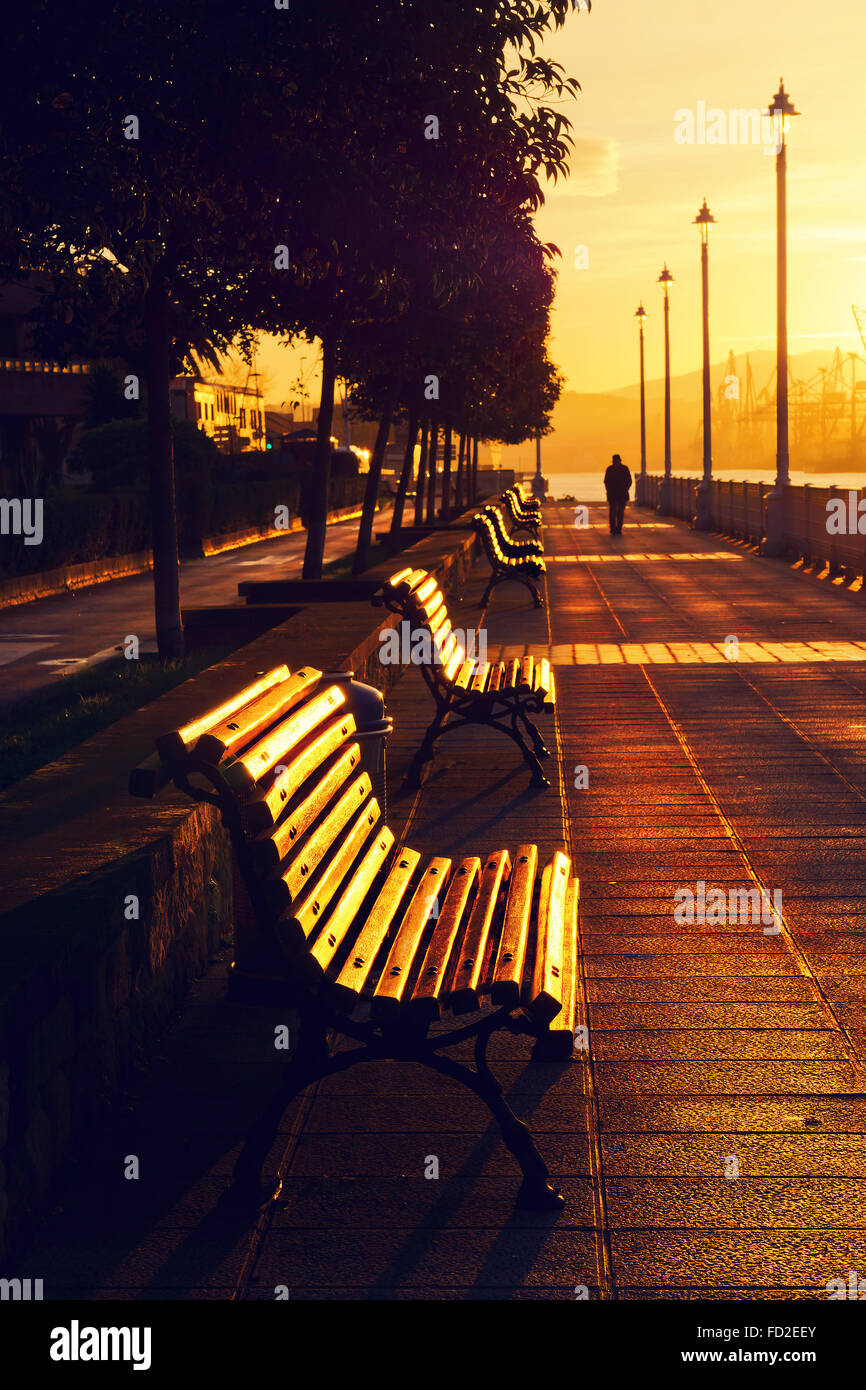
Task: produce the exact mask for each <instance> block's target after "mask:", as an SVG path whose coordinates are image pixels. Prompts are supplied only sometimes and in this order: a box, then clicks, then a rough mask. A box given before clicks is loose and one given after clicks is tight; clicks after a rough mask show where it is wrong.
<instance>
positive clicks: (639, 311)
mask: <svg viewBox="0 0 866 1390" xmlns="http://www.w3.org/2000/svg"><path fill="white" fill-rule="evenodd" d="M634 316H635V318H636V319H637V321H638V327H639V328H640V473H639V474H638V480H637V485H636V487H635V501H636V502H637V503H638V505H639V506H643V504H644V502H645V500H646V375H645V372H644V324H645V322H646V316H647V314H646V309H645V308H644V307H643V300H641V302H640V304H639V305H638V307H637V308H636V309H635V311H634Z"/></svg>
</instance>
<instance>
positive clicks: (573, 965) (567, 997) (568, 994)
mask: <svg viewBox="0 0 866 1390" xmlns="http://www.w3.org/2000/svg"><path fill="white" fill-rule="evenodd" d="M579 896H580V884H579V882H578V880H577V879H576V878H572V879H569V883H568V888H567V892H566V900H565V912H564V917H563V948H562V1008H561V1009H560V1011H559V1013H557V1014H556V1015H555V1016H554V1018H553V1021H552V1023H551V1025H550V1027H549V1028H548V1029H547V1030H546V1031H545V1032H543V1033H542V1034H541V1035H540V1036H539V1039H538V1042H537V1043H536V1046H535V1048H534V1049H533V1054H532V1055H533V1057H534V1058H535V1059H536V1060H539V1061H540V1060H543V1059H545V1058H553V1059H558V1058H566V1057H570V1056H571V1054H572V1052H573V1051H574V1030H575V1027H576V1026H577V1016H578V1003H579V998H580V989H579V981H578V975H577V910H578V900H579Z"/></svg>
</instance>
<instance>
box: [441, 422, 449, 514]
mask: <svg viewBox="0 0 866 1390" xmlns="http://www.w3.org/2000/svg"><path fill="white" fill-rule="evenodd" d="M451 441H452V435H451V426H450V425H448V427H447V429H446V430H445V446H444V449H443V453H442V509H441V516H442V520H443V521H450V520H451Z"/></svg>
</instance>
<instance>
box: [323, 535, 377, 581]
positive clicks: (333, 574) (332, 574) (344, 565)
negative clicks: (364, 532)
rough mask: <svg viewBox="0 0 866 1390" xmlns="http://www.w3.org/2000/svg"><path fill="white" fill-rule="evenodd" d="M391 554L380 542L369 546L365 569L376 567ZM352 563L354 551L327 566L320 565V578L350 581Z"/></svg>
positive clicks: (329, 562) (328, 563)
mask: <svg viewBox="0 0 866 1390" xmlns="http://www.w3.org/2000/svg"><path fill="white" fill-rule="evenodd" d="M393 553H394V552H393V551H389V550H386V548H385V546H384V545H382V543H381V541H377V542H376V543H375V545H371V546H370V549H369V552H368V554H367V568H368V569H374V568H375V566H376V565H378V564H380V563H381V561H382V560H387V558H388V556H389V555H392V554H393ZM354 562H355V552H354V551H352V553H351V554H350V555H341V556H340V558H339V559H338V560H329V561H328V562H327V564H324V565H322V578H323V579H351V577H352V565H353V564H354Z"/></svg>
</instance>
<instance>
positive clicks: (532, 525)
mask: <svg viewBox="0 0 866 1390" xmlns="http://www.w3.org/2000/svg"><path fill="white" fill-rule="evenodd" d="M499 500H500V502H502V504H503V505H504V507H505V509H506V511H507V512H508V516H509V519H510V521H511V524H512V526H513V527H514V530H515V531H528V532H529V533H530V535H532V536H534V537H536V538H537V537H538V531H539V528H540V526H541V508H540V507H539V505H538V503H537V502H533V503H526V502H524V500H523V498H522V496H521V494H520V493H519V492H518V491H517V488H509V489H508V491H507V492H503V494H502V496H501V497H500V499H499Z"/></svg>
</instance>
